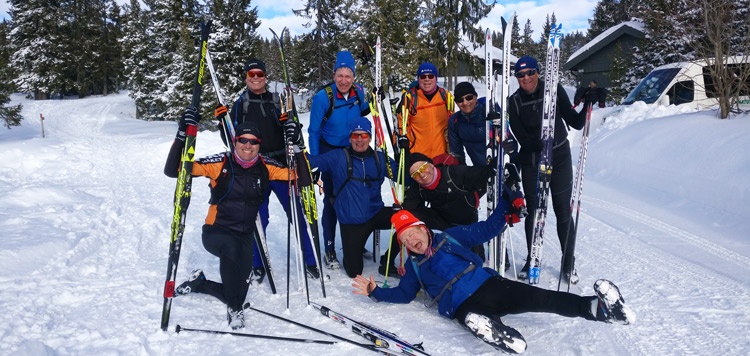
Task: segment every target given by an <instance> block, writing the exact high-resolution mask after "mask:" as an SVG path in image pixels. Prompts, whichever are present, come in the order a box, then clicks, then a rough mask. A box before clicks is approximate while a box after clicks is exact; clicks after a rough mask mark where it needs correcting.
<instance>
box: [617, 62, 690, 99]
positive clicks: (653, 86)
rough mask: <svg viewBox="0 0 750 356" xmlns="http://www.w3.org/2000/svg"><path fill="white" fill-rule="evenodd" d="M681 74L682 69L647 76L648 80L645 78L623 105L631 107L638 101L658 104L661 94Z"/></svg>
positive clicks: (667, 70) (670, 69)
mask: <svg viewBox="0 0 750 356" xmlns="http://www.w3.org/2000/svg"><path fill="white" fill-rule="evenodd" d="M679 72H680V68H669V69H661V70H655V71H652V72H651V73H649V74H648V75H647V76H646V78H643V80H642V81H641V82H640V83H639V84H638V86H637V87H635V89H633V91H631V92H630V94H628V96H627V97H626V98H625V100H624V101H623V102H622V103H623V104H625V105H630V104H632V103H634V102H636V101H643V102H645V103H646V104H652V103H654V102H656V100H657V99H659V96H661V93H662V92H663V91H664V90H665V89H667V85H669V83H670V82H671V81H672V79H674V77H675V76H676V75H677V73H679Z"/></svg>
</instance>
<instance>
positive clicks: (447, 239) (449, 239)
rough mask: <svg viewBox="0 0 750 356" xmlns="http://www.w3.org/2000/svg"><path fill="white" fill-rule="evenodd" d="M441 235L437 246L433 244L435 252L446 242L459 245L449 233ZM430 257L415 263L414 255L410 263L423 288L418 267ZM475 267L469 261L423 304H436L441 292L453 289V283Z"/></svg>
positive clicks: (430, 305) (475, 266) (429, 305)
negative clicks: (436, 293) (433, 296)
mask: <svg viewBox="0 0 750 356" xmlns="http://www.w3.org/2000/svg"><path fill="white" fill-rule="evenodd" d="M442 237H443V239H442V240H441V241H440V242H438V244H437V246H435V251H436V252H437V250H440V248H441V247H443V245H445V243H446V242H450V243H453V244H456V245H460V244H459V243H458V241H456V239H454V238H453V237H451V236H450V235H448V234H446V233H443V234H442ZM433 256H434V255H433ZM456 256H459V257H463V256H460V255H456ZM431 257H432V256H430V257H427V258H424V259H422V260H421V261H419V263H417V262H416V261H415V259H414V257H412V263H413V264H414V271H416V272H415V273H416V274H417V280H418V281H419V285H420V286H421V287H422V289H425V288H424V283H422V277H420V275H419V267H420V266H422V265H423V264H424V263H425V262H427V261H428V260H429V259H430V258H431ZM476 268H477V265H476V264H474V262H473V261H469V265H468V266H467V267H466V268H465V269H464V270H463V271H461V272H459V273H458V274H456V275H455V276H453V278H451V280H450V281H448V283H446V284H445V286H443V289H441V290H440V293H438V295H437V296H436V297H435V298H432V300H430V302H429V303H428V304H425V306H426V307H428V308H430V307H432V306H433V305H435V304H437V303H438V302H439V301H440V299H441V298H442V297H443V294H445V292H447V291H449V290H451V289H453V285H454V284H455V283H456V282H458V280H459V279H461V277H463V276H464V275H466V274H467V273H469V272H471V271H473V270H475V269H476ZM426 291H427V290H426V289H425V292H426Z"/></svg>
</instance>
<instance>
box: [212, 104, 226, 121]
mask: <svg viewBox="0 0 750 356" xmlns="http://www.w3.org/2000/svg"><path fill="white" fill-rule="evenodd" d="M227 111H229V108H228V107H227V106H226V105H221V104H217V105H216V109H214V118H215V119H216V120H219V121H221V120H222V119H223V118H224V116H226V115H227Z"/></svg>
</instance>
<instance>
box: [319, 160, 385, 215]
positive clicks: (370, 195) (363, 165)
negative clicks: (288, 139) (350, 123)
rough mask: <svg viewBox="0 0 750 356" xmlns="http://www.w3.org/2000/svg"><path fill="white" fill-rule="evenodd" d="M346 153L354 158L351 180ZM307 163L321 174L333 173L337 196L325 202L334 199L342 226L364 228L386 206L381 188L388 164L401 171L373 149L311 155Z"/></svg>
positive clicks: (334, 189)
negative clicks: (359, 226)
mask: <svg viewBox="0 0 750 356" xmlns="http://www.w3.org/2000/svg"><path fill="white" fill-rule="evenodd" d="M345 150H348V151H349V156H350V157H351V163H352V165H351V178H349V171H348V170H349V167H348V165H347V157H346V156H347V152H346V151H345ZM376 154H377V155H378V160H377V162H376V160H375V155H376ZM308 159H309V161H310V167H311V168H316V167H317V168H318V170H320V171H321V172H330V173H331V178H332V179H333V191H334V193H335V194H336V196H335V197H326V199H329V198H334V199H335V200H334V202H333V209H334V210H335V211H336V217H337V218H338V220H339V222H340V223H342V224H362V223H365V222H367V221H369V220H370V219H372V217H373V216H375V214H377V213H378V212H379V211H380V209H382V208H383V207H384V206H385V204H384V203H383V197H382V196H381V194H380V188H381V186H382V185H383V182H384V181H385V175H386V174H387V170H386V166H385V165H386V162H389V163H390V164H391V169H394V172H395V170H397V169H398V166H396V165H395V162H393V160H390V159H388V158H386V156H385V154H383V152H381V151H377V152H376V151H374V150H373V149H372V148H368V149H367V151H365V152H364V153H357V152H354V151H352V150H351V147H347V148H342V149H334V150H332V151H328V152H326V153H324V154H322V155H309V156H308ZM376 163H378V164H379V165H380V167H378V166H377V164H376Z"/></svg>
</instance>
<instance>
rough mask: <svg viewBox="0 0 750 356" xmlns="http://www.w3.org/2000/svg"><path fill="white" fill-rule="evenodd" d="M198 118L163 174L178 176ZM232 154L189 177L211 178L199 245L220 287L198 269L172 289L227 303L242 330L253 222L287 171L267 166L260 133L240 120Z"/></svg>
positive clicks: (184, 123)
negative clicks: (214, 260) (212, 261)
mask: <svg viewBox="0 0 750 356" xmlns="http://www.w3.org/2000/svg"><path fill="white" fill-rule="evenodd" d="M200 119H201V117H200V114H198V112H197V111H196V110H195V109H194V108H188V109H187V110H186V111H185V114H184V115H183V116H182V118H181V119H180V123H179V129H178V132H177V136H176V137H175V140H174V143H172V147H171V148H170V150H169V154H168V156H167V161H166V163H165V165H164V174H166V175H167V176H168V177H171V178H177V175H178V173H179V167H180V156H181V155H182V150H183V148H184V147H185V130H186V129H187V128H188V126H198V123H199V122H200ZM235 135H236V137H235V142H234V150H233V151H232V152H230V153H220V154H217V155H213V156H208V157H205V158H201V159H198V160H196V161H195V162H194V163H193V170H192V176H193V177H199V176H202V177H207V178H209V179H211V183H210V187H211V199H210V200H209V204H211V206H210V207H209V208H208V215H207V216H206V223H205V224H204V225H203V234H202V239H203V247H205V249H206V251H208V252H209V253H211V254H212V255H214V256H216V257H218V258H219V274H220V275H221V283H219V282H214V281H211V280H208V279H206V276H205V275H204V274H203V271H202V270H200V269H196V270H194V271H193V272H192V273H191V276H190V277H189V278H188V280H187V281H185V282H183V283H182V284H180V285H179V286H177V287H176V288H175V291H174V292H175V296H181V295H186V294H190V293H205V294H209V295H212V296H214V297H216V298H217V299H219V300H220V301H222V302H223V303H225V304H226V305H227V320H228V321H229V326H230V327H232V329H239V328H243V327H245V318H244V315H243V309H242V305H243V303H244V301H245V296H246V295H247V290H248V287H249V284H248V283H249V280H248V278H249V276H250V271H251V270H252V267H253V247H254V245H255V242H256V240H257V239H258V238H259V236H258V233H259V231H258V229H257V226H256V223H255V219H256V216H257V215H258V210H259V209H260V206H261V204H262V203H263V201H264V200H265V199H267V197H268V194H267V192H268V189H270V188H269V180H274V179H275V180H280V179H287V177H289V170H288V169H286V168H280V167H276V166H273V165H268V166H267V165H266V164H265V163H264V162H263V159H262V157H261V156H260V154H259V153H258V152H259V147H260V143H261V134H260V129H259V128H258V126H256V125H255V124H254V123H252V122H243V123H242V124H240V125H238V126H237V127H236V129H235Z"/></svg>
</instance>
